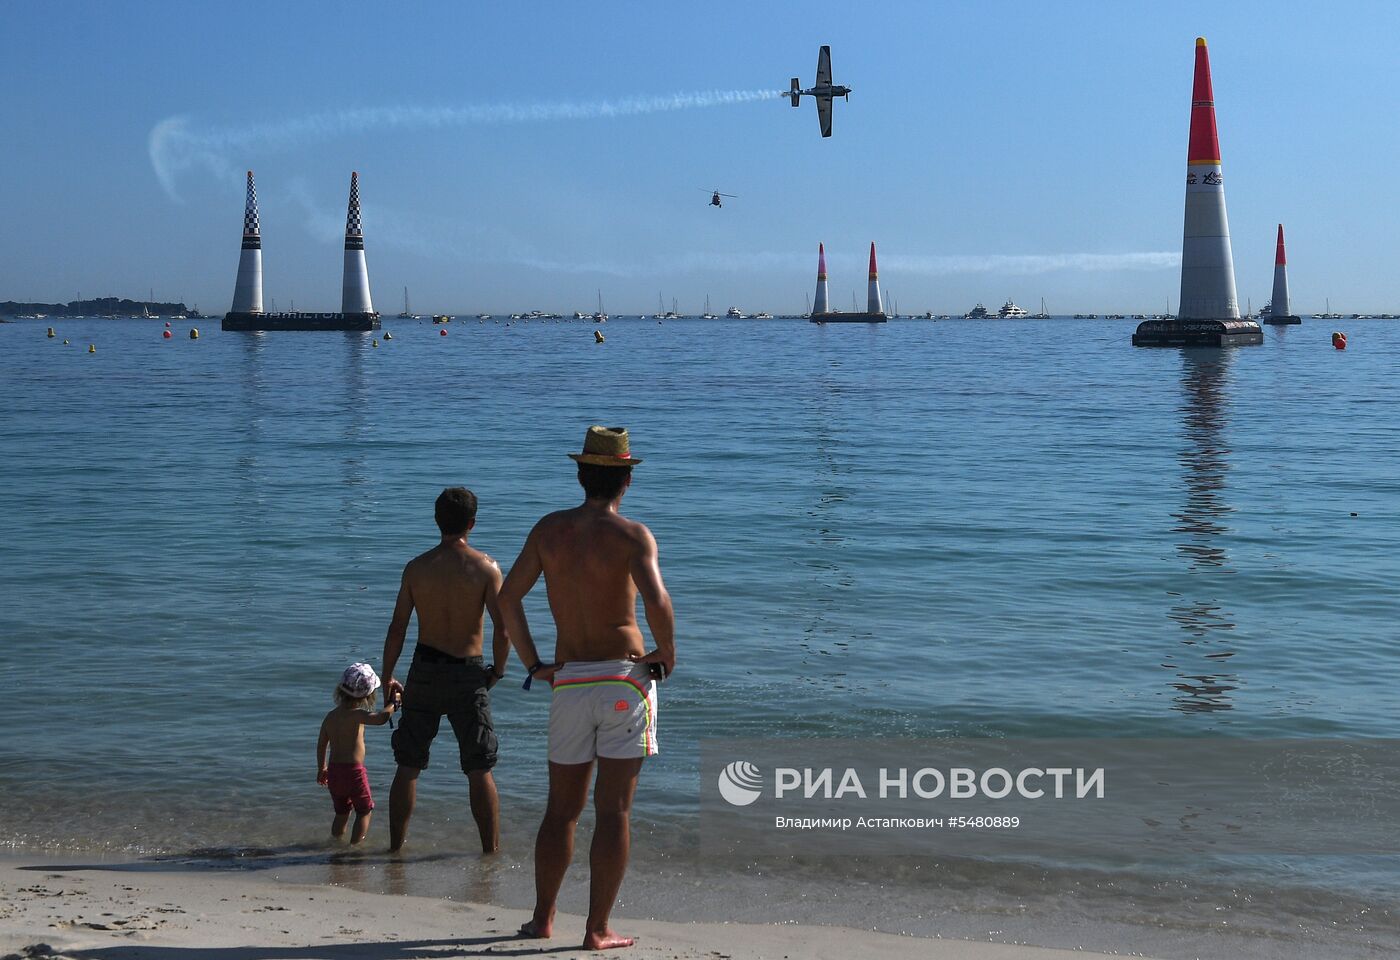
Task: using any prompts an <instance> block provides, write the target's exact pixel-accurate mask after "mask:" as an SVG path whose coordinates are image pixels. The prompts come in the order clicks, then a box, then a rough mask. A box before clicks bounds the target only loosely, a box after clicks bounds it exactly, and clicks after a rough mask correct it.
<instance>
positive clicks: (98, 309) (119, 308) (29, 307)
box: [0, 297, 195, 320]
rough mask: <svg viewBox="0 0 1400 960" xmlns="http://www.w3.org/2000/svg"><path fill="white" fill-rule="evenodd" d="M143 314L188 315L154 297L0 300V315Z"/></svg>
mask: <svg viewBox="0 0 1400 960" xmlns="http://www.w3.org/2000/svg"><path fill="white" fill-rule="evenodd" d="M143 314H150V316H151V319H159V318H161V317H180V316H184V317H192V316H194V315H195V314H194V313H192V312H191V311H190V310H189V309H188V308H186V306H185V305H184V304H183V303H180V302H175V303H160V302H157V301H155V300H127V299H126V298H124V297H98V298H97V299H95V300H71V301H69V302H68V303H27V302H21V301H18V300H0V318H4V319H16V318H20V319H23V318H34V319H39V318H41V317H92V318H96V319H104V318H107V317H114V318H117V319H122V320H126V319H132V318H135V319H137V320H143V319H145V317H144V316H143Z"/></svg>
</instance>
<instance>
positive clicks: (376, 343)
mask: <svg viewBox="0 0 1400 960" xmlns="http://www.w3.org/2000/svg"><path fill="white" fill-rule="evenodd" d="M371 346H373V347H375V348H376V349H378V347H379V341H378V340H375V341H374V343H373V344H371Z"/></svg>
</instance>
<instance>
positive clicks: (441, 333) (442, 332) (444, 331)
mask: <svg viewBox="0 0 1400 960" xmlns="http://www.w3.org/2000/svg"><path fill="white" fill-rule="evenodd" d="M438 336H439V337H445V336H447V331H446V330H439V331H438Z"/></svg>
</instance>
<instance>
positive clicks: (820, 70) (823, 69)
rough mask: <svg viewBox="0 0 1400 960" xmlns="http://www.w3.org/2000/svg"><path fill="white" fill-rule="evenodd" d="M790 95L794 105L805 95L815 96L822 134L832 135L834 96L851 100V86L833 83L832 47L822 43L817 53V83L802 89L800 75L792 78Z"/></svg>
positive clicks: (824, 135)
mask: <svg viewBox="0 0 1400 960" xmlns="http://www.w3.org/2000/svg"><path fill="white" fill-rule="evenodd" d="M788 96H790V97H791V98H792V105H793V106H794V107H796V106H798V105H799V104H800V103H801V100H802V98H803V97H813V98H815V99H816V101H817V119H818V120H819V121H821V125H822V136H823V137H829V136H831V99H832V98H833V97H845V98H846V102H848V103H849V102H850V99H851V88H850V87H837V86H832V83H831V47H829V46H826V45H825V44H823V45H822V49H821V53H819V54H818V55H817V85H816V86H814V87H812V88H811V89H808V90H803V89H802V80H801V78H800V77H793V78H792V87H791V88H790V89H789V90H788Z"/></svg>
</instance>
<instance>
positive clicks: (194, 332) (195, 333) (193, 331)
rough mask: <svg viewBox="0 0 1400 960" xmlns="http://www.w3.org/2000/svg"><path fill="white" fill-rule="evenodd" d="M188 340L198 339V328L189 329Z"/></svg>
mask: <svg viewBox="0 0 1400 960" xmlns="http://www.w3.org/2000/svg"><path fill="white" fill-rule="evenodd" d="M190 339H191V340H198V339H199V328H198V327H190Z"/></svg>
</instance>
